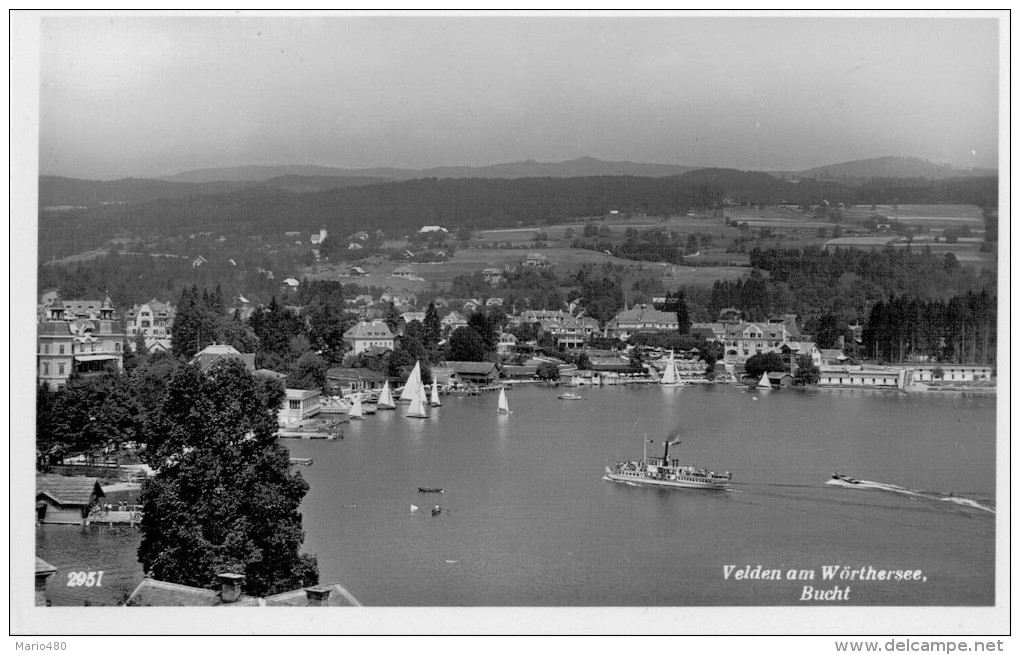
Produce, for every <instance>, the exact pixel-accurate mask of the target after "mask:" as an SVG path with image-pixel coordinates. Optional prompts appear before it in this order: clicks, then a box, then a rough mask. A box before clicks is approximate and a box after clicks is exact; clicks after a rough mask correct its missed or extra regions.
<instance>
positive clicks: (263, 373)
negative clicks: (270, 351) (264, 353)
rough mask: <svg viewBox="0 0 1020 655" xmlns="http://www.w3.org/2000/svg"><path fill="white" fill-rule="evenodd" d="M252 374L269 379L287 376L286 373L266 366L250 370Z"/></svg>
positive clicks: (280, 378)
mask: <svg viewBox="0 0 1020 655" xmlns="http://www.w3.org/2000/svg"><path fill="white" fill-rule="evenodd" d="M251 374H252V375H257V376H259V377H262V378H269V379H270V380H283V379H284V378H286V377H287V374H286V373H279V372H277V371H273V370H271V369H268V368H258V369H255V370H254V371H252V372H251Z"/></svg>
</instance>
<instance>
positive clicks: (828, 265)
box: [749, 247, 995, 298]
mask: <svg viewBox="0 0 1020 655" xmlns="http://www.w3.org/2000/svg"><path fill="white" fill-rule="evenodd" d="M749 256H750V264H751V266H752V267H754V268H759V269H761V270H764V271H768V272H769V274H770V276H771V278H772V279H773V280H775V281H776V282H785V283H787V284H789V285H790V286H791V287H794V288H798V289H800V288H803V287H804V286H807V285H808V284H818V285H831V284H833V283H835V282H837V281H838V280H839V279H840V278H841V277H842V276H844V275H847V274H850V275H853V276H855V277H856V278H858V279H860V280H863V281H865V282H867V283H870V284H876V285H878V286H879V287H880V288H881V290H882V291H883V292H885V293H897V294H903V293H906V294H911V295H916V296H919V297H922V298H948V297H950V296H952V295H955V294H957V293H964V292H967V291H980V290H981V289H983V288H989V287H993V286H994V284H995V276H994V273H987V274H983V276H982V277H979V276H975V275H974V273H973V271H971V270H970V269H969V268H966V267H962V266H960V264H959V262H958V261H957V260H956V257H955V256H954V255H953V254H952V253H945V254H942V255H937V254H934V253H932V252H931V250H930V249H929V248H927V247H925V248H921V249H917V250H914V249H910V248H892V247H889V248H884V249H882V250H858V249H855V248H836V249H834V250H833V251H832V252H828V251H826V250H823V249H821V248H818V247H810V248H804V249H802V250H801V249H768V250H762V249H760V248H755V249H753V250H752V251H751V252H750V253H749Z"/></svg>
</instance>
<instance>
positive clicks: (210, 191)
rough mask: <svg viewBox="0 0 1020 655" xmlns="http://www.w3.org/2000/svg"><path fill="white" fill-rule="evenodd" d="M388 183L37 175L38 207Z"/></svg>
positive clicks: (348, 179)
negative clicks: (214, 180) (183, 180)
mask: <svg viewBox="0 0 1020 655" xmlns="http://www.w3.org/2000/svg"><path fill="white" fill-rule="evenodd" d="M380 182H389V180H388V179H386V178H383V177H347V176H345V177H336V176H329V175H318V176H310V175H284V176H281V177H274V178H269V179H267V180H265V181H260V182H249V181H223V180H220V181H216V182H173V181H167V180H153V179H143V178H125V179H123V180H111V181H102V180H78V179H74V178H69V177H55V176H51V175H43V176H40V177H39V206H40V207H54V206H89V207H92V206H96V205H103V204H117V203H120V204H126V203H136V202H148V201H150V200H158V199H160V198H186V197H190V196H201V195H216V194H223V193H230V192H233V191H240V190H243V189H250V188H253V187H256V186H266V187H273V188H278V189H285V190H287V191H295V192H299V193H313V192H316V191H327V190H329V189H338V188H344V187H350V186H363V185H366V184H378V183H380Z"/></svg>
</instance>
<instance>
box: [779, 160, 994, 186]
mask: <svg viewBox="0 0 1020 655" xmlns="http://www.w3.org/2000/svg"><path fill="white" fill-rule="evenodd" d="M997 174H998V173H997V171H995V169H991V168H971V169H963V168H954V167H952V166H949V165H948V164H936V163H933V162H930V161H927V160H925V159H920V158H919V157H878V158H877V159H860V160H857V161H848V162H843V163H841V164H830V165H829V166H819V167H817V168H810V169H808V170H806V171H801V172H800V173H798V174H797V177H800V178H809V177H813V178H815V179H818V180H832V181H835V182H859V181H865V180H871V179H874V178H919V177H920V178H925V179H929V180H945V179H949V178H954V177H986V176H992V175H997Z"/></svg>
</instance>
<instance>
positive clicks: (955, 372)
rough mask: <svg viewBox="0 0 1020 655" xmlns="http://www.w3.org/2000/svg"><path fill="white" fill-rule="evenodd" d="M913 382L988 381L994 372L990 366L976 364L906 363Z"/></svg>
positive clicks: (905, 366)
mask: <svg viewBox="0 0 1020 655" xmlns="http://www.w3.org/2000/svg"><path fill="white" fill-rule="evenodd" d="M904 368H906V369H907V374H908V376H909V377H910V380H911V381H913V382H979V381H989V380H991V379H992V377H993V376H994V373H995V369H994V368H993V367H991V366H981V365H977V364H906V365H904Z"/></svg>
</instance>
